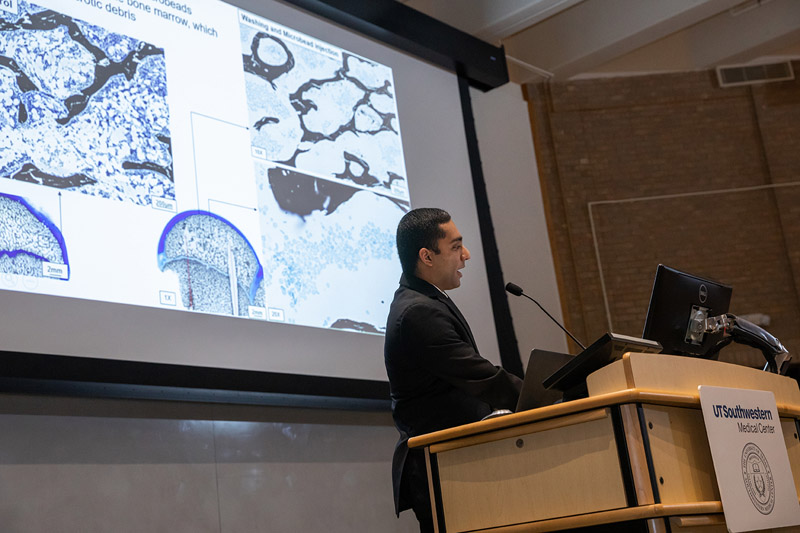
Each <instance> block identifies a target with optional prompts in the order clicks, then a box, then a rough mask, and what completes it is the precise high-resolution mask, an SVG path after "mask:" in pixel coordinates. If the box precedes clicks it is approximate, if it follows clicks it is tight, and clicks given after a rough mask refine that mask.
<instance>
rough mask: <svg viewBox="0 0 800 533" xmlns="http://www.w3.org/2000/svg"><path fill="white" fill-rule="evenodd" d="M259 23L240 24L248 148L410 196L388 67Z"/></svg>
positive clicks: (343, 179) (308, 170)
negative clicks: (260, 26)
mask: <svg viewBox="0 0 800 533" xmlns="http://www.w3.org/2000/svg"><path fill="white" fill-rule="evenodd" d="M256 22H257V21H256ZM262 26H263V27H262V28H261V29H258V28H254V27H252V26H250V25H248V24H244V23H242V24H240V27H241V34H242V56H243V61H244V71H245V83H246V91H247V106H248V114H249V124H248V126H249V127H250V131H251V139H252V144H253V147H254V148H256V149H260V150H261V151H262V155H263V158H264V159H267V160H269V161H274V162H278V163H281V164H283V165H285V166H288V167H291V168H294V169H296V170H298V171H300V172H304V173H307V174H312V175H316V176H321V177H326V178H329V179H331V180H332V181H338V182H341V183H346V184H351V185H355V186H358V187H359V188H366V189H370V190H375V191H378V192H382V193H384V194H387V195H390V196H393V197H396V198H399V199H401V200H408V187H407V186H406V172H405V162H404V159H403V149H402V143H401V139H400V127H399V123H398V119H397V103H396V101H395V95H394V83H393V79H392V70H391V68H389V67H387V66H384V65H381V64H379V63H376V62H374V61H371V60H368V59H365V58H362V57H358V56H356V55H353V54H350V53H348V52H346V51H342V50H339V49H337V48H335V47H331V46H329V45H326V44H324V43H321V42H319V41H315V40H312V39H310V38H307V37H305V36H303V35H302V34H298V33H296V32H293V31H292V30H289V29H284V28H282V27H280V26H275V25H274V24H266V23H264V24H263V25H262ZM267 28H271V29H270V30H269V31H264V30H265V29H267Z"/></svg>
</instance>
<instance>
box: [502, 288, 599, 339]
mask: <svg viewBox="0 0 800 533" xmlns="http://www.w3.org/2000/svg"><path fill="white" fill-rule="evenodd" d="M506 290H507V291H508V292H509V293H511V294H513V295H514V296H524V297H525V298H527V299H528V300H530V301H532V302H533V303H535V304H536V305H538V306H539V309H541V310H542V312H543V313H544V314H546V315H547V317H548V318H549V319H550V320H552V321H553V322H555V323H556V326H558V327H560V328H561V329H562V330H563V331H564V333H566V334H567V335H569V338H570V339H572V340H573V341H575V344H577V345H578V346H580V347H581V350H585V349H586V346H584V345H583V344H581V341H579V340H578V339H576V338H575V336H574V335H573V334H572V333H570V332H569V331H567V328H565V327H564V326H562V325H561V323H560V322H559V321H558V320H556V319H555V318H553V315H551V314H550V313H548V312H547V310H546V309H545V308H544V307H542V304H540V303H539V302H537V301H536V300H534V299H533V298H531V297H530V296H528V295H527V294H525V292H523V290H522V287H520V286H519V285H516V284H514V283H506Z"/></svg>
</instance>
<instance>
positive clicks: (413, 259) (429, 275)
mask: <svg viewBox="0 0 800 533" xmlns="http://www.w3.org/2000/svg"><path fill="white" fill-rule="evenodd" d="M462 241H463V239H462V237H461V234H460V233H459V231H458V228H456V225H455V223H454V222H453V220H452V219H451V218H450V215H449V214H448V213H447V211H444V210H442V209H436V208H420V209H414V210H412V211H409V212H408V213H406V215H405V216H404V217H403V218H402V219H401V220H400V224H398V226H397V253H398V255H399V256H400V263H401V265H402V267H403V272H404V273H406V274H412V275H415V276H417V277H418V278H421V279H424V280H425V281H427V282H429V283H432V284H434V285H436V286H437V287H439V288H440V289H442V290H448V289H455V288H456V287H458V286H459V285H461V272H459V270H461V269H462V268H464V264H465V263H466V261H467V260H468V259H469V257H470V255H469V250H467V248H466V247H465V246H464V245H463V242H462Z"/></svg>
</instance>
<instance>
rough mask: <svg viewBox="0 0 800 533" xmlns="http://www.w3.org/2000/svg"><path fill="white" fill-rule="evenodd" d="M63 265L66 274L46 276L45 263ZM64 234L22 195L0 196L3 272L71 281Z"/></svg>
mask: <svg viewBox="0 0 800 533" xmlns="http://www.w3.org/2000/svg"><path fill="white" fill-rule="evenodd" d="M46 263H51V264H53V265H63V266H65V267H67V268H63V269H58V270H59V271H61V272H63V274H62V275H56V276H53V275H52V274H49V275H47V274H45V271H46V270H45V266H46V265H45V264H46ZM68 266H69V261H68V260H67V247H66V244H65V243H64V238H63V236H62V234H61V231H60V230H59V229H58V228H57V227H56V226H55V224H53V222H52V221H51V220H50V219H49V218H48V217H47V216H46V215H44V214H43V213H40V212H39V211H37V210H36V209H35V208H33V207H32V206H31V205H30V204H29V203H28V201H27V200H25V199H24V198H21V197H19V196H14V195H10V194H2V193H0V272H4V273H6V274H16V275H20V276H30V277H37V278H41V277H57V278H59V279H68V278H69V268H68Z"/></svg>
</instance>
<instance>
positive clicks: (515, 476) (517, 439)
mask: <svg viewBox="0 0 800 533" xmlns="http://www.w3.org/2000/svg"><path fill="white" fill-rule="evenodd" d="M596 413H597V414H598V415H599V416H597V417H595V419H594V420H589V421H578V422H577V423H574V424H570V425H563V426H561V427H557V428H554V429H546V430H544V431H538V430H537V427H536V426H537V425H536V424H532V425H530V426H528V432H527V433H525V434H520V435H516V436H511V437H507V438H503V439H500V440H494V441H491V442H484V443H479V444H473V445H469V446H465V447H458V448H455V449H449V450H446V451H442V452H440V453H438V454H437V464H438V474H439V485H440V491H441V500H442V507H443V510H444V516H445V517H446V530H447V531H448V532H455V531H472V530H481V529H487V528H492V527H499V526H503V525H508V524H522V523H526V522H533V521H537V520H546V519H549V518H555V517H559V516H564V515H568V514H578V513H593V512H597V511H605V510H609V509H620V508H624V507H625V506H626V505H627V500H626V494H625V487H624V483H623V479H622V474H621V468H620V460H619V454H618V450H617V443H616V440H615V434H614V427H613V423H612V418H611V415H610V410H609V409H602V410H598V411H596Z"/></svg>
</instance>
